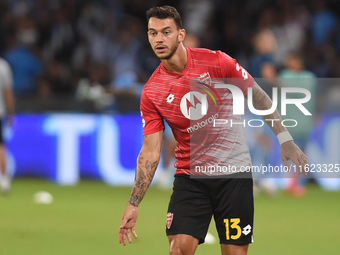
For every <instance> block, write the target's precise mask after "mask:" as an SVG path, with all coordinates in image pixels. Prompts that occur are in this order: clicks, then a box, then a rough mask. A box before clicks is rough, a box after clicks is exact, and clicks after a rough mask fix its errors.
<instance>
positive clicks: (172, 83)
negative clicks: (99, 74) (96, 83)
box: [140, 48, 254, 174]
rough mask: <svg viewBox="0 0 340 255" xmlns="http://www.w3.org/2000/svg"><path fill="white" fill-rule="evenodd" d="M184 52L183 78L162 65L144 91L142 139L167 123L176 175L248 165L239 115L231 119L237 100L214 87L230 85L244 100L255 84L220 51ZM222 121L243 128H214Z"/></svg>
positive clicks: (236, 64) (226, 91) (180, 74)
mask: <svg viewBox="0 0 340 255" xmlns="http://www.w3.org/2000/svg"><path fill="white" fill-rule="evenodd" d="M186 50H187V56H188V61H187V64H186V66H185V69H184V70H183V72H182V73H174V72H169V71H167V70H166V69H165V68H164V66H163V65H162V63H161V64H160V65H159V66H158V67H157V69H156V70H155V71H154V73H153V74H152V76H151V77H150V79H149V81H148V82H147V83H146V84H145V86H144V88H143V92H142V95H141V105H140V110H141V115H142V121H143V129H144V135H148V134H152V133H155V132H158V131H161V130H163V129H164V120H166V121H167V123H168V124H169V126H170V127H171V129H172V132H173V135H174V137H175V139H176V141H177V147H176V149H175V157H176V163H175V167H176V174H190V172H191V171H192V170H193V169H194V168H195V166H197V165H201V166H203V165H219V166H227V165H229V166H230V165H232V166H233V167H235V168H236V169H239V168H240V167H241V166H250V165H251V160H250V156H249V150H248V146H247V144H246V140H245V135H244V131H243V125H241V124H240V123H241V122H242V120H241V116H240V115H234V114H233V95H232V93H231V91H230V90H229V89H226V88H217V86H216V84H220V83H223V84H226V83H228V84H229V83H231V82H232V83H233V85H235V86H236V87H238V89H239V91H242V94H243V95H246V94H247V89H248V88H249V87H252V85H253V83H254V79H253V78H252V77H251V75H250V74H249V73H248V72H247V71H246V70H244V69H243V68H242V67H241V66H240V65H239V64H238V63H237V62H236V60H235V59H233V58H231V57H230V56H228V55H227V54H225V53H223V52H221V51H212V50H207V49H196V48H186ZM222 118H223V120H224V121H223V123H231V122H232V121H233V122H234V123H239V124H235V125H233V126H232V127H231V126H230V125H219V127H216V126H214V120H218V119H219V120H221V119H222ZM205 174H208V173H205ZM219 174H224V173H219Z"/></svg>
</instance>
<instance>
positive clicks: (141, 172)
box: [129, 156, 158, 206]
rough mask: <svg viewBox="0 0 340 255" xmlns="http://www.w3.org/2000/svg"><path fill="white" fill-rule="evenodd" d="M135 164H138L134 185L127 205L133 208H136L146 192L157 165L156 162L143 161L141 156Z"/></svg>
mask: <svg viewBox="0 0 340 255" xmlns="http://www.w3.org/2000/svg"><path fill="white" fill-rule="evenodd" d="M144 161H145V162H144ZM137 162H138V164H137V169H136V177H135V183H134V186H133V189H132V192H131V196H130V199H129V203H130V204H131V205H133V206H138V205H139V203H140V202H141V201H142V199H143V197H144V195H145V193H146V190H147V189H148V188H149V186H150V184H151V181H152V179H153V176H154V174H155V170H156V167H157V165H158V161H154V162H152V163H151V162H150V161H149V160H144V158H143V157H142V156H139V157H138V160H137ZM143 163H144V164H143Z"/></svg>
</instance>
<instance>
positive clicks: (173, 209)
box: [166, 176, 212, 243]
mask: <svg viewBox="0 0 340 255" xmlns="http://www.w3.org/2000/svg"><path fill="white" fill-rule="evenodd" d="M211 217H212V204H211V201H210V199H209V194H208V193H207V191H206V190H205V188H204V187H203V186H202V185H201V184H200V183H198V182H196V181H195V180H192V179H191V178H189V177H182V176H181V177H178V176H176V177H175V181H174V190H173V194H172V196H171V199H170V203H169V208H168V214H167V228H166V233H167V235H168V236H170V235H177V234H185V235H190V236H193V237H195V238H197V239H198V240H199V243H203V242H204V238H205V236H206V234H207V231H208V228H209V224H210V221H211Z"/></svg>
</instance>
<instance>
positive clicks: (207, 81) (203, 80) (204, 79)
mask: <svg viewBox="0 0 340 255" xmlns="http://www.w3.org/2000/svg"><path fill="white" fill-rule="evenodd" d="M198 80H199V81H200V82H201V83H203V84H206V85H208V86H211V77H210V74H209V72H205V73H202V74H201V75H200V76H199V77H198Z"/></svg>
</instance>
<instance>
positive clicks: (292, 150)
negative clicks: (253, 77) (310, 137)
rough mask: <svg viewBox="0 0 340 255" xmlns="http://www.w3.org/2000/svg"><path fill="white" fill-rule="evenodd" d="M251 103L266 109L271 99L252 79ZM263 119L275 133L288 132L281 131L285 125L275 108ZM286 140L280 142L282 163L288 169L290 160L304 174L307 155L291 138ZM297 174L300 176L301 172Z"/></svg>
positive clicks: (270, 103) (269, 105)
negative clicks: (282, 123)
mask: <svg viewBox="0 0 340 255" xmlns="http://www.w3.org/2000/svg"><path fill="white" fill-rule="evenodd" d="M253 105H254V107H255V109H257V110H267V109H270V108H271V106H272V100H271V99H270V97H269V96H268V95H267V93H266V92H265V91H263V89H262V88H261V87H260V86H259V85H258V84H257V83H256V82H255V81H254V84H253ZM262 118H263V120H264V121H265V122H266V123H267V125H268V126H269V127H270V128H271V129H272V130H273V132H274V133H275V135H277V136H278V135H279V136H280V134H288V133H283V132H288V131H287V129H286V127H284V126H283V125H281V122H282V118H281V115H280V114H279V112H278V110H277V109H276V110H275V111H274V112H273V113H272V114H268V115H263V116H262ZM286 140H287V141H285V142H283V143H282V144H281V157H282V161H283V163H284V165H285V166H286V167H287V168H288V169H289V164H288V160H291V161H292V162H293V163H294V164H295V165H296V167H298V168H299V169H300V171H301V169H302V171H303V172H304V174H305V175H306V174H307V172H306V171H305V165H306V164H307V156H306V155H305V154H304V153H303V152H302V151H301V149H300V148H299V147H298V146H297V145H296V144H295V143H294V141H293V140H292V139H291V140H289V138H288V139H286ZM300 171H299V174H300V176H301V174H302V173H301V172H300Z"/></svg>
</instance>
